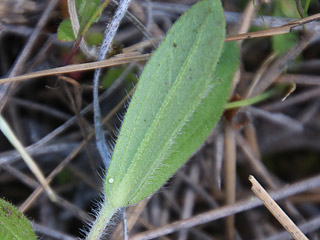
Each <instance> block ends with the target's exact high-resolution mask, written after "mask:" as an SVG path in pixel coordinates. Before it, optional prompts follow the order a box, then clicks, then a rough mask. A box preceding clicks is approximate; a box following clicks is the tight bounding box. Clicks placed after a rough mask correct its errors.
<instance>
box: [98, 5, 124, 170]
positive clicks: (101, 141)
mask: <svg viewBox="0 0 320 240" xmlns="http://www.w3.org/2000/svg"><path fill="white" fill-rule="evenodd" d="M129 4H130V0H120V2H119V5H118V8H117V10H116V12H115V14H114V17H113V19H112V21H111V23H110V24H109V25H108V27H107V29H106V31H105V35H104V39H103V41H102V44H101V47H100V52H99V56H98V61H101V60H103V59H104V58H105V57H106V55H107V52H108V50H109V47H110V45H111V42H112V39H113V37H114V35H115V34H116V31H117V29H118V27H119V25H120V22H121V19H122V18H123V17H124V15H125V13H126V12H127V9H128V7H129ZM100 74H101V68H98V69H96V70H95V71H94V76H93V108H94V126H95V132H96V143H97V148H98V151H99V153H100V156H101V158H102V160H103V162H104V164H105V167H106V170H108V167H109V165H110V152H109V149H108V145H107V142H106V139H105V137H104V131H103V127H102V123H101V110H100V105H99V94H98V92H99V85H100V81H99V79H100Z"/></svg>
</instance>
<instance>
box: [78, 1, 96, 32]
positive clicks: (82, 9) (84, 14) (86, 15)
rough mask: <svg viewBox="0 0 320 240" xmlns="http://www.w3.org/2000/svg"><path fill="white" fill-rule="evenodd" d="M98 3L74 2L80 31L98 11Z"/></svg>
mask: <svg viewBox="0 0 320 240" xmlns="http://www.w3.org/2000/svg"><path fill="white" fill-rule="evenodd" d="M99 3H100V2H99V0H77V1H76V6H77V10H78V16H79V22H80V29H83V28H84V26H85V25H86V24H87V23H88V21H89V19H90V18H91V17H92V16H93V14H94V13H95V12H96V11H97V10H98V7H99ZM97 19H98V18H97ZM97 19H96V20H97Z"/></svg>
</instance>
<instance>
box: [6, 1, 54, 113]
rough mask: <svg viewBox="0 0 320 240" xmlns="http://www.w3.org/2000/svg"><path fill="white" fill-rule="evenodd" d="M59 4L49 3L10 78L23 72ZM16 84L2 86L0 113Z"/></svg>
mask: <svg viewBox="0 0 320 240" xmlns="http://www.w3.org/2000/svg"><path fill="white" fill-rule="evenodd" d="M57 3H58V0H51V1H49V3H48V6H46V8H45V11H44V12H43V14H42V16H41V18H40V19H39V21H38V24H37V26H36V27H35V29H34V31H33V32H32V35H31V36H30V38H29V39H28V41H27V43H26V45H25V46H24V48H23V50H22V52H21V54H20V56H19V58H18V59H17V61H16V62H15V64H14V66H13V67H12V69H11V70H10V73H9V77H13V76H16V75H18V74H19V73H21V72H22V69H23V65H24V63H25V62H26V61H27V58H28V57H29V55H30V53H31V51H32V49H33V47H34V44H35V43H36V40H37V38H38V36H39V34H40V32H41V30H42V29H43V27H44V26H45V24H46V23H47V22H48V20H49V18H50V15H51V14H50V13H51V11H52V10H53V9H54V8H55V7H56V5H57ZM14 86H15V84H5V85H3V86H0V112H1V111H2V109H3V107H4V106H5V104H6V103H7V101H8V97H9V92H10V90H11V89H12V88H14Z"/></svg>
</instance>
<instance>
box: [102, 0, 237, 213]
mask: <svg viewBox="0 0 320 240" xmlns="http://www.w3.org/2000/svg"><path fill="white" fill-rule="evenodd" d="M224 38H225V20H224V16H223V9H222V6H221V3H220V1H218V0H203V1H200V2H199V3H197V4H195V5H194V6H193V7H192V8H191V9H189V10H188V11H187V13H186V14H184V15H183V16H182V17H181V18H180V19H179V20H178V21H177V22H176V23H175V24H174V25H173V26H172V28H171V30H170V31H169V32H168V34H167V36H166V38H165V39H164V40H163V42H162V44H161V45H160V47H159V48H158V49H157V51H156V52H155V53H154V55H153V57H152V58H151V60H150V61H149V63H148V64H147V66H146V67H145V69H144V71H143V73H142V75H141V77H140V80H139V83H138V86H137V90H136V92H135V94H134V95H133V98H132V100H131V103H130V106H129V108H128V111H127V113H126V117H125V119H124V122H123V125H122V127H121V131H120V135H119V138H118V140H117V144H116V146H115V149H114V153H113V156H112V161H111V164H110V167H109V169H108V173H107V176H106V181H105V195H106V200H107V202H108V203H109V204H111V205H112V206H115V207H123V206H128V205H132V204H135V203H137V202H139V201H140V200H142V199H144V198H145V197H147V196H149V195H151V194H152V193H154V192H155V191H156V190H157V189H158V188H160V187H161V186H162V185H163V184H164V183H165V181H167V179H168V178H169V177H170V176H172V174H173V173H174V172H175V171H176V170H177V169H178V168H179V167H180V166H181V165H182V164H183V163H184V162H185V161H186V160H187V159H188V158H189V157H190V155H191V154H192V153H193V152H194V151H196V150H197V149H198V148H199V146H200V145H201V144H202V143H203V141H204V140H205V138H206V137H207V136H208V135H209V134H210V132H211V131H212V129H213V127H214V126H215V124H216V123H217V121H218V120H219V118H220V116H221V114H222V111H223V108H224V105H225V103H226V99H227V97H228V94H229V89H230V84H231V79H232V76H233V73H234V71H235V69H236V66H237V62H238V50H237V47H236V45H235V44H226V45H225V47H224V50H223V46H224ZM221 54H222V57H221ZM220 57H221V60H220V62H219V64H218V60H219V59H220ZM215 70H216V72H215ZM214 72H215V73H214Z"/></svg>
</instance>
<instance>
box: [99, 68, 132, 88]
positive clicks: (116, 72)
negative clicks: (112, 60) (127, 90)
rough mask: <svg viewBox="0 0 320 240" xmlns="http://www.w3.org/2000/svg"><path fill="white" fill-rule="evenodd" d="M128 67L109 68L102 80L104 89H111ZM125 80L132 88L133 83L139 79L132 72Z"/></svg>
mask: <svg viewBox="0 0 320 240" xmlns="http://www.w3.org/2000/svg"><path fill="white" fill-rule="evenodd" d="M125 68H126V67H120V68H119V67H118V68H109V69H108V71H107V73H106V74H105V75H104V76H103V79H102V87H103V88H109V87H110V86H111V85H112V83H113V82H114V81H115V80H116V79H117V78H118V77H120V76H121V74H122V73H123V71H124V70H125ZM125 80H126V81H127V82H128V83H130V85H131V87H132V83H136V82H137V78H136V76H135V75H134V73H133V72H130V73H128V74H127V75H126V77H125Z"/></svg>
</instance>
